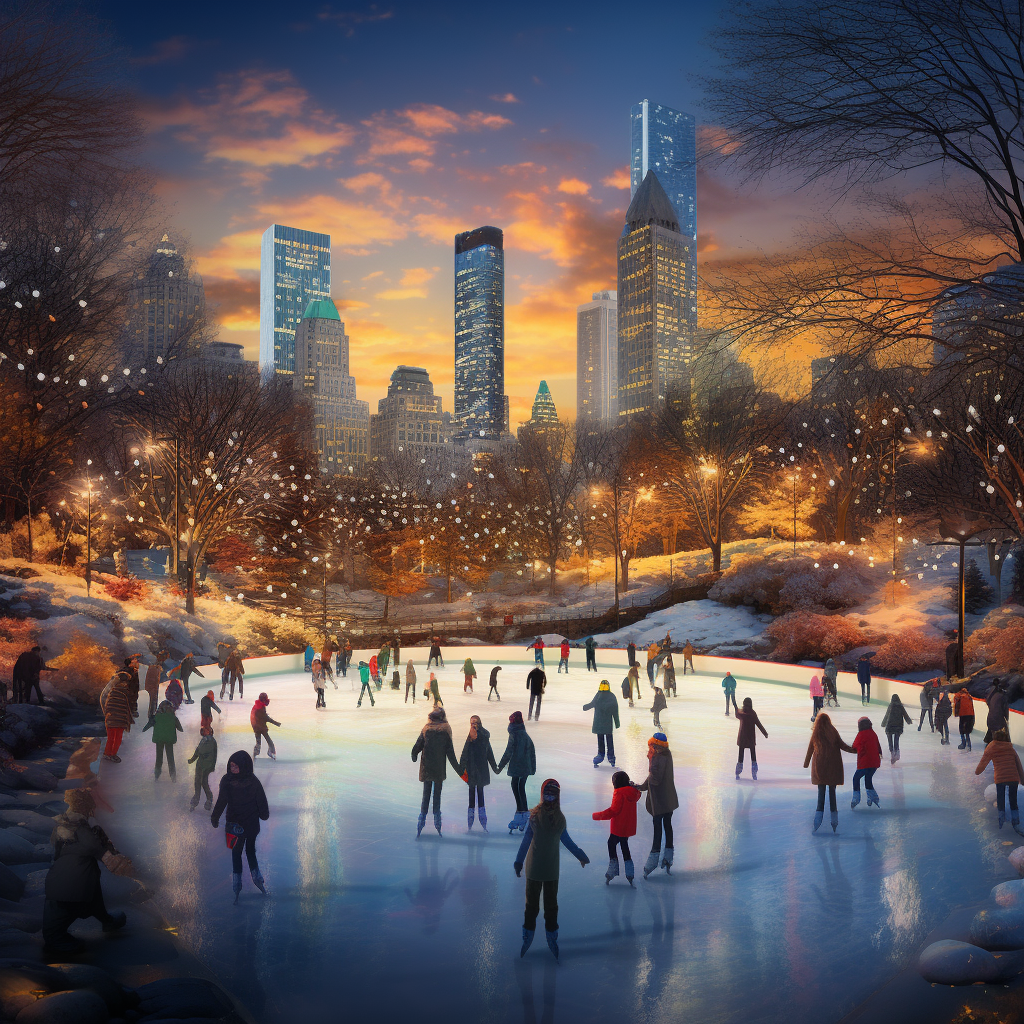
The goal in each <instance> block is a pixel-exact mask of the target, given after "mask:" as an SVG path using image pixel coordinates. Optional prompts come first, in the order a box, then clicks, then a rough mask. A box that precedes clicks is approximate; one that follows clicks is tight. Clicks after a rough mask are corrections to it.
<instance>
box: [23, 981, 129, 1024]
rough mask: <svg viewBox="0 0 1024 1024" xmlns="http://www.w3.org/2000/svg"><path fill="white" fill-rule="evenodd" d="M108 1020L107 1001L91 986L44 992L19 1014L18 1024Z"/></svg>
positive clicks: (81, 1023) (87, 1023)
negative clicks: (66, 990) (76, 989)
mask: <svg viewBox="0 0 1024 1024" xmlns="http://www.w3.org/2000/svg"><path fill="white" fill-rule="evenodd" d="M108 1020H110V1014H109V1013H108V1012H107V1004H106V1003H105V1002H103V1000H102V999H101V998H100V997H99V996H98V995H97V994H96V993H95V992H91V991H90V990H89V989H87V988H83V989H79V990H78V991H71V992H54V993H53V994H52V995H48V996H43V997H42V999H37V1000H36V1001H35V1002H34V1003H30V1004H29V1005H28V1006H26V1007H25V1009H23V1010H22V1011H21V1013H19V1014H18V1016H17V1017H15V1021H16V1024H106V1022H107V1021H108Z"/></svg>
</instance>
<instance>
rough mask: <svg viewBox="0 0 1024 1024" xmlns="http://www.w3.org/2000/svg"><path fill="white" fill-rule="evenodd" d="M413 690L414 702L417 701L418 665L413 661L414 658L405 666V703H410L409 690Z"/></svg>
mask: <svg viewBox="0 0 1024 1024" xmlns="http://www.w3.org/2000/svg"><path fill="white" fill-rule="evenodd" d="M410 690H411V691H412V702H413V704H415V703H416V666H415V665H414V664H413V663H412V658H410V659H409V662H408V664H407V665H406V666H405V703H406V704H408V703H409V691H410Z"/></svg>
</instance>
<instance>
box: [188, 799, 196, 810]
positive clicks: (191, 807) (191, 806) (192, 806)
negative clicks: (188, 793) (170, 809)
mask: <svg viewBox="0 0 1024 1024" xmlns="http://www.w3.org/2000/svg"><path fill="white" fill-rule="evenodd" d="M198 803H199V798H198V797H192V799H191V800H189V802H188V809H189V810H190V811H194V810H195V809H196V805H197V804H198Z"/></svg>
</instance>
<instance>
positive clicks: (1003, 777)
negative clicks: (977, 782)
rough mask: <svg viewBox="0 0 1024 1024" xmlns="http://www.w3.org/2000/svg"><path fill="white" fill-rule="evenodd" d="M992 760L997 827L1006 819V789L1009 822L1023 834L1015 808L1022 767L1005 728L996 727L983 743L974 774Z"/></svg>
mask: <svg viewBox="0 0 1024 1024" xmlns="http://www.w3.org/2000/svg"><path fill="white" fill-rule="evenodd" d="M989 761H991V762H992V767H993V768H994V769H995V780H994V781H995V784H996V806H997V808H998V809H999V827H1000V828H1002V827H1003V823H1004V822H1005V821H1006V791H1007V790H1009V791H1010V824H1011V825H1012V826H1013V831H1014V832H1016V833H1017V834H1018V835H1024V832H1021V829H1020V811H1019V810H1018V809H1017V787H1018V786H1019V785H1020V784H1021V783H1022V782H1024V767H1022V766H1021V763H1020V757H1018V756H1017V751H1016V750H1014V749H1013V744H1012V743H1011V742H1010V733H1009V730H1007V729H1005V728H1004V729H997V730H996V731H995V734H994V735H993V737H992V740H991V741H990V742H989V743H986V744H985V752H984V753H983V754H982V755H981V760H980V761H979V762H978V767H977V768H975V769H974V774H975V775H980V774H981V773H982V772H983V771H984V770H985V766H986V765H987V764H988V763H989Z"/></svg>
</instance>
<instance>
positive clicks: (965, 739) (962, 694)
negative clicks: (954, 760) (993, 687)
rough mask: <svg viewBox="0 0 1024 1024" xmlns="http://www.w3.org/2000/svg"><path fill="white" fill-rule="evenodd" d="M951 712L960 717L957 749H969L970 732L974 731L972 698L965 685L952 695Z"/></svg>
mask: <svg viewBox="0 0 1024 1024" xmlns="http://www.w3.org/2000/svg"><path fill="white" fill-rule="evenodd" d="M953 713H954V714H955V715H957V716H958V717H959V719H960V744H959V746H958V747H957V748H956V749H957V750H963V749H964V748H965V747H966V748H967V750H970V749H971V733H972V732H973V731H974V698H973V697H972V696H971V695H970V693H969V692H968V690H967V687H966V686H965V687H964V688H963V689H962V690H957V692H956V695H955V696H954V697H953Z"/></svg>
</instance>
